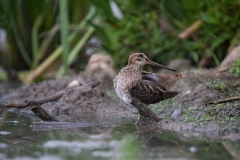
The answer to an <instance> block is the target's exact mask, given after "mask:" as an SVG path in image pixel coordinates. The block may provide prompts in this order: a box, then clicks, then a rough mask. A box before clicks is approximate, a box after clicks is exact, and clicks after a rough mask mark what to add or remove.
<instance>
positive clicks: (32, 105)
mask: <svg viewBox="0 0 240 160" xmlns="http://www.w3.org/2000/svg"><path fill="white" fill-rule="evenodd" d="M25 103H26V104H27V106H28V107H29V109H31V111H32V112H33V113H35V115H36V116H38V117H39V118H41V119H42V120H44V121H56V119H54V118H53V117H51V116H50V115H49V114H48V113H47V112H46V111H45V110H44V109H43V108H42V107H41V106H40V105H39V104H38V103H37V102H35V101H26V102H25Z"/></svg>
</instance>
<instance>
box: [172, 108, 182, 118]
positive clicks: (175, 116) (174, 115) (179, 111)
mask: <svg viewBox="0 0 240 160" xmlns="http://www.w3.org/2000/svg"><path fill="white" fill-rule="evenodd" d="M181 113H182V112H181V110H180V109H176V110H175V111H174V112H173V114H172V115H171V117H172V118H177V116H178V115H179V114H181Z"/></svg>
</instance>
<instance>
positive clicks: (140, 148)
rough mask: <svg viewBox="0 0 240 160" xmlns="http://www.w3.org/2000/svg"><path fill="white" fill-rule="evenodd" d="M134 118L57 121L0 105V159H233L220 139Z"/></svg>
mask: <svg viewBox="0 0 240 160" xmlns="http://www.w3.org/2000/svg"><path fill="white" fill-rule="evenodd" d="M33 117H34V116H33ZM134 121H135V120H133V119H119V120H118V122H116V123H114V124H111V123H109V122H101V121H99V123H97V124H91V123H89V124H88V123H84V124H82V123H72V124H69V123H67V124H58V125H57V124H56V123H52V124H49V123H42V122H41V121H39V120H37V119H33V118H29V117H26V116H22V115H18V114H16V113H13V112H10V111H7V110H5V111H1V119H0V134H1V136H0V159H7V160H9V159H18V160H30V159H34V160H35V159H41V160H45V159H51V160H60V159H73V160H74V159H77V160H78V159H86V160H88V159H89V160H94V159H96V160H105V159H123V160H128V159H129V160H134V159H136V160H141V159H149V160H150V159H151V160H154V159H166V160H170V159H175V160H185V159H204V160H207V159H209V160H210V159H211V160H212V159H224V160H227V159H233V158H232V157H231V155H230V154H229V153H228V152H227V150H226V149H225V148H224V146H223V145H222V143H220V142H219V143H218V142H214V141H209V140H206V139H205V138H204V137H201V135H197V137H198V138H194V137H189V135H188V134H179V133H176V132H173V131H163V130H160V129H159V128H157V127H154V126H151V127H147V128H137V127H136V126H135V125H133V124H134Z"/></svg>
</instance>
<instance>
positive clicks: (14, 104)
mask: <svg viewBox="0 0 240 160" xmlns="http://www.w3.org/2000/svg"><path fill="white" fill-rule="evenodd" d="M88 85H89V86H91V87H92V88H94V87H96V86H98V85H99V82H98V81H95V82H92V83H89V84H86V85H84V86H80V87H85V86H88ZM65 92H66V90H61V91H59V92H57V93H56V94H54V95H51V96H48V97H45V98H42V99H38V100H33V101H35V102H36V103H37V104H39V105H41V104H44V103H47V102H50V101H54V100H57V99H58V98H60V97H62V95H64V93H65ZM4 107H6V108H19V109H21V108H25V107H28V103H25V102H24V103H21V102H18V101H14V102H11V103H9V104H7V105H5V106H4Z"/></svg>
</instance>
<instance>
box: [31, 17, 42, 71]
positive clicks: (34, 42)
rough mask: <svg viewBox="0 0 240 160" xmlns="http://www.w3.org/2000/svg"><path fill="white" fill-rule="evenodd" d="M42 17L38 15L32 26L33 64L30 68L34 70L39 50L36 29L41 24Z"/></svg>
mask: <svg viewBox="0 0 240 160" xmlns="http://www.w3.org/2000/svg"><path fill="white" fill-rule="evenodd" d="M42 19H43V18H42V15H39V16H38V17H37V19H36V21H35V22H34V24H33V28H32V54H33V63H32V67H31V68H35V67H36V65H37V62H38V55H39V54H38V50H39V43H38V29H39V27H40V26H41V24H42Z"/></svg>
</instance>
